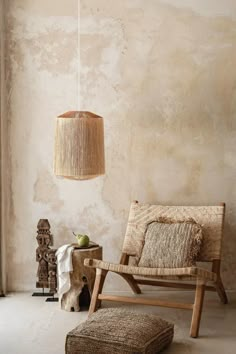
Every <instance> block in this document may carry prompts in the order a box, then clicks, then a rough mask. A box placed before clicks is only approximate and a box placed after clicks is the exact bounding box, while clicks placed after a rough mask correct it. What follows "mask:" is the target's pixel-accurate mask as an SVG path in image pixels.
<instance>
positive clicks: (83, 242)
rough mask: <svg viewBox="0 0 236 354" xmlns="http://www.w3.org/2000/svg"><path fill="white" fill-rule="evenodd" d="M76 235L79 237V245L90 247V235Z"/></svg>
mask: <svg viewBox="0 0 236 354" xmlns="http://www.w3.org/2000/svg"><path fill="white" fill-rule="evenodd" d="M76 237H77V242H78V245H79V247H88V245H89V237H88V235H80V234H78V235H77V236H76Z"/></svg>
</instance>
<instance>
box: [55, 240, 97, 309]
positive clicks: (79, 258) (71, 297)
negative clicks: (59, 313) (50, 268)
mask: <svg viewBox="0 0 236 354" xmlns="http://www.w3.org/2000/svg"><path fill="white" fill-rule="evenodd" d="M85 258H95V259H102V247H100V246H97V247H92V248H84V249H83V248H78V249H76V248H75V249H74V251H73V252H72V264H73V272H71V273H70V282H71V287H70V290H68V291H67V292H66V293H65V294H63V296H62V299H61V308H62V309H63V310H66V311H80V308H81V306H83V307H84V306H89V303H90V298H91V296H92V291H93V286H94V281H95V275H96V270H95V269H93V268H89V267H85V266H84V259H85ZM86 292H87V296H86ZM85 298H87V300H86V299H85ZM83 299H84V300H83ZM83 302H84V303H83Z"/></svg>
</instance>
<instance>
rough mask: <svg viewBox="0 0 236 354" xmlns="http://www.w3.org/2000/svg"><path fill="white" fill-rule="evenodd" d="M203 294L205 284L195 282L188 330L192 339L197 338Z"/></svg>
mask: <svg viewBox="0 0 236 354" xmlns="http://www.w3.org/2000/svg"><path fill="white" fill-rule="evenodd" d="M204 294H205V283H202V282H197V285H196V292H195V300H194V305H193V315H192V323H191V329H190V337H193V338H197V337H198V332H199V326H200V321H201V314H202V306H203V300H204Z"/></svg>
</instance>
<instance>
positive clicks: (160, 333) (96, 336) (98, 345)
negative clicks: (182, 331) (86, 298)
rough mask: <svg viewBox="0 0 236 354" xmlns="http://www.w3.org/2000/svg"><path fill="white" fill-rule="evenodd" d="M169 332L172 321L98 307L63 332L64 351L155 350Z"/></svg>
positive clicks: (165, 341) (109, 353) (163, 344)
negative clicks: (86, 317)
mask: <svg viewBox="0 0 236 354" xmlns="http://www.w3.org/2000/svg"><path fill="white" fill-rule="evenodd" d="M173 335H174V325H173V324H171V323H168V322H167V321H165V320H162V319H161V318H160V317H157V316H155V315H148V314H142V313H138V312H130V311H127V310H125V309H119V308H110V309H102V310H99V311H97V312H95V313H94V314H92V316H90V317H89V319H88V320H87V321H85V322H84V323H82V324H80V325H79V326H78V327H76V328H75V329H73V330H72V331H71V332H69V333H68V334H67V337H66V354H78V353H81V354H90V353H91V354H94V353H96V354H114V353H115V354H117V353H120V354H128V353H129V354H131V353H132V354H134V353H135V354H139V353H140V354H141V353H148V354H154V353H155V354H156V353H159V352H160V351H161V350H162V349H163V348H165V347H166V346H167V345H168V344H170V343H171V341H172V339H173Z"/></svg>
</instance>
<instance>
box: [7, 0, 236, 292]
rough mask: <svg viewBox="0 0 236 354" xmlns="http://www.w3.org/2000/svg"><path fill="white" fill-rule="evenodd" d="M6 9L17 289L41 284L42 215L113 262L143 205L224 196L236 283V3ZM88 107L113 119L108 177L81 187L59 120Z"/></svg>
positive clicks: (227, 276) (94, 0)
mask: <svg viewBox="0 0 236 354" xmlns="http://www.w3.org/2000/svg"><path fill="white" fill-rule="evenodd" d="M9 3H10V5H9V9H8V13H7V30H8V37H7V50H8V55H9V62H8V95H9V97H10V99H9V107H8V108H9V115H8V119H9V125H8V126H9V136H8V141H9V152H8V153H9V161H8V162H9V168H8V173H9V175H10V176H11V178H8V183H7V185H6V190H7V192H8V195H9V198H8V206H7V205H6V208H8V209H7V210H9V212H8V229H7V232H6V237H7V243H8V260H9V261H8V286H9V289H11V290H16V289H17V290H22V289H33V288H34V284H35V273H36V269H37V267H36V262H35V248H36V240H35V237H36V225H37V222H38V219H40V218H48V219H49V221H50V223H51V226H52V232H53V234H54V239H55V246H59V245H61V244H63V243H68V242H72V241H73V236H72V231H79V232H85V233H88V234H89V235H90V236H91V238H92V239H93V240H94V241H96V242H99V243H100V244H102V245H103V247H104V258H106V259H110V260H112V261H117V260H118V257H119V254H120V251H121V247H122V240H123V235H124V232H125V225H126V221H127V216H128V210H129V204H130V201H131V200H133V199H138V200H140V201H145V202H150V203H152V202H156V203H165V204H166V203H168V204H194V205H196V204H214V203H218V202H220V201H226V203H227V215H226V234H225V243H224V252H223V255H224V262H223V278H224V280H225V283H226V285H227V287H228V288H232V287H235V280H236V279H235V278H236V270H235V269H236V267H235V265H236V261H235V256H234V255H235V252H236V242H235V233H236V232H235V231H236V221H235V212H236V202H235V200H236V183H235V173H236V162H235V141H236V134H235V130H236V120H235V114H236V71H235V58H236V3H235V1H232V0H225V1H224V2H222V1H220V0H218V1H213V0H205V1H203V0H202V1H193V0H192V1H184V0H182V1H181V0H178V1H174V0H172V1H171V0H169V1H164V0H163V1H158V0H147V1H143V0H119V1H113V0H110V1H109V0H81V1H80V2H79V5H80V6H78V2H77V1H73V0H70V1H67V0H61V1H58V0H57V1H55V0H54V1H45V0H44V1H37V0H21V1H19V0H12V1H10V2H9ZM223 3H224V6H222V4H223ZM78 34H79V35H78ZM79 44H80V48H79ZM79 53H80V55H79ZM79 69H80V70H79ZM78 108H81V109H88V110H91V111H93V112H95V113H98V114H100V115H102V116H103V117H104V120H105V135H106V175H105V176H104V177H101V178H98V179H94V180H90V181H83V182H77V181H70V180H64V179H57V178H56V177H55V176H54V175H53V171H52V161H53V137H54V123H55V122H54V117H56V116H57V115H58V114H60V113H63V112H65V111H67V110H70V109H78ZM109 279H110V281H109V282H108V284H107V289H111V288H112V289H116V290H124V289H128V288H127V286H126V284H124V283H123V282H122V281H120V280H118V279H117V278H116V277H115V276H114V277H110V278H109Z"/></svg>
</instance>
